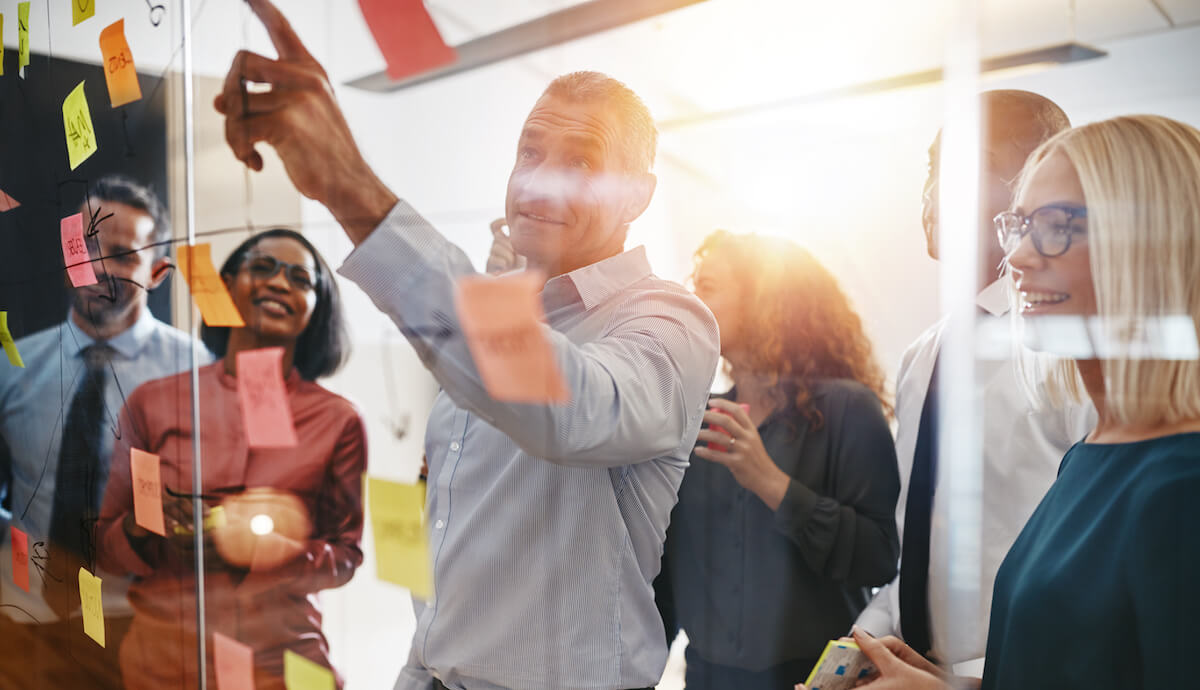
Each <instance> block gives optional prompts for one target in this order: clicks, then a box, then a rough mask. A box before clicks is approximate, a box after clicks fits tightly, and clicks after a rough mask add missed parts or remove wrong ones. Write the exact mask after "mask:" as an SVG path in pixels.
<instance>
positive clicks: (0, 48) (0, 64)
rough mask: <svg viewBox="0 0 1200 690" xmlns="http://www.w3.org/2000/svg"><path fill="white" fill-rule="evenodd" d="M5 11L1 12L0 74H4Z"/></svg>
mask: <svg viewBox="0 0 1200 690" xmlns="http://www.w3.org/2000/svg"><path fill="white" fill-rule="evenodd" d="M3 36H4V13H3V12H0V74H4V39H3Z"/></svg>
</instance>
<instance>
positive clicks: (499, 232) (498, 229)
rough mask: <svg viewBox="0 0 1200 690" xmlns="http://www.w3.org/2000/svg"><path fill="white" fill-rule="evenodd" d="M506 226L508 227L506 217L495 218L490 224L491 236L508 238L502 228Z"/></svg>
mask: <svg viewBox="0 0 1200 690" xmlns="http://www.w3.org/2000/svg"><path fill="white" fill-rule="evenodd" d="M506 227H508V219H507V218H497V219H496V220H493V221H492V224H491V228H492V237H495V238H496V239H500V238H505V239H508V233H506V232H504V228H506Z"/></svg>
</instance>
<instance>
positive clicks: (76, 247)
mask: <svg viewBox="0 0 1200 690" xmlns="http://www.w3.org/2000/svg"><path fill="white" fill-rule="evenodd" d="M58 227H59V232H60V234H61V235H62V248H63V261H65V262H66V263H65V264H64V265H65V266H66V267H67V275H68V276H70V278H71V284H72V285H74V286H75V287H83V286H84V285H95V284H96V283H97V282H98V281H97V280H96V272H95V271H94V270H92V257H91V256H89V255H88V249H87V240H85V239H84V238H83V215H82V214H80V213H76V214H75V215H73V216H67V217H66V218H63V219H62V221H61V222H60V223H59V224H58Z"/></svg>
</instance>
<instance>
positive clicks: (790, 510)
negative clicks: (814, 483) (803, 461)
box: [775, 479, 820, 536]
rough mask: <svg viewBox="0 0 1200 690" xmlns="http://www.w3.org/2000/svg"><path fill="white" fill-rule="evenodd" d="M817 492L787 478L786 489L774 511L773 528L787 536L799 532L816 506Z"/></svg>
mask: <svg viewBox="0 0 1200 690" xmlns="http://www.w3.org/2000/svg"><path fill="white" fill-rule="evenodd" d="M818 498H820V497H819V496H817V492H815V491H813V490H812V489H810V488H808V487H807V486H805V485H803V484H801V483H800V482H798V481H796V480H795V479H789V480H788V488H787V491H786V492H785V493H784V494H783V500H782V501H781V502H780V503H779V509H778V510H776V511H775V528H776V529H778V530H779V531H780V532H783V533H784V534H785V535H787V536H794V535H797V534H800V530H801V529H802V528H803V527H804V524H805V523H806V522H808V519H809V518H810V517H811V516H812V514H813V510H814V509H815V508H816V507H817V499H818Z"/></svg>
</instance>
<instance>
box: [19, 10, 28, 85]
mask: <svg viewBox="0 0 1200 690" xmlns="http://www.w3.org/2000/svg"><path fill="white" fill-rule="evenodd" d="M28 64H29V3H27V2H18V3H17V70H18V73H19V74H21V73H20V69H21V68H22V67H24V66H25V65H28ZM21 76H25V75H24V74H21Z"/></svg>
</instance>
